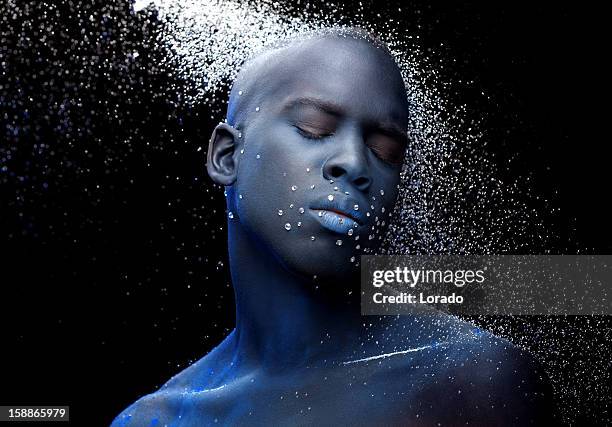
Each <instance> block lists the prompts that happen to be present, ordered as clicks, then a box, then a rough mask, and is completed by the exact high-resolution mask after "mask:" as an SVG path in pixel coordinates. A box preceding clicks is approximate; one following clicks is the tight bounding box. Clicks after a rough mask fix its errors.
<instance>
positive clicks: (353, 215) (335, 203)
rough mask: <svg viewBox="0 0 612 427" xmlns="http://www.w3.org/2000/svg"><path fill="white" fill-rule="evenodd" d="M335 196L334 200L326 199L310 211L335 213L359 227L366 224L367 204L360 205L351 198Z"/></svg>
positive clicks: (314, 205) (318, 202)
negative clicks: (356, 207) (365, 210)
mask: <svg viewBox="0 0 612 427" xmlns="http://www.w3.org/2000/svg"><path fill="white" fill-rule="evenodd" d="M333 196H334V199H333V200H329V199H328V198H327V197H326V198H325V199H322V200H319V201H317V202H315V203H313V204H312V206H311V207H310V209H313V210H324V211H330V212H334V213H336V214H338V215H341V216H344V217H348V218H349V219H351V220H352V221H355V222H356V223H357V224H359V225H363V224H364V223H365V222H366V219H365V214H364V209H366V206H365V204H363V203H361V204H360V203H358V202H357V201H356V200H355V199H352V198H350V197H342V196H339V195H338V196H336V195H333ZM355 206H358V209H357V210H355Z"/></svg>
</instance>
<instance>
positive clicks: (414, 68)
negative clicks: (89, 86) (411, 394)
mask: <svg viewBox="0 0 612 427" xmlns="http://www.w3.org/2000/svg"><path fill="white" fill-rule="evenodd" d="M139 3H140V2H139ZM148 3H150V2H142V4H141V5H137V7H138V6H140V7H144V6H146V5H147V4H148ZM154 3H155V7H157V9H158V10H159V12H160V14H161V15H162V16H163V17H164V19H165V20H166V27H165V31H164V32H163V33H162V35H161V39H160V42H161V43H163V44H165V45H166V46H167V47H168V48H169V51H170V52H172V54H171V55H170V56H169V57H168V58H167V59H168V61H169V62H170V63H172V64H173V69H174V70H175V72H176V73H177V74H178V75H179V76H181V77H182V78H183V79H184V81H185V84H186V90H185V91H184V93H183V96H184V101H185V102H187V103H197V102H202V101H204V102H206V103H207V104H208V105H209V106H210V108H211V111H213V113H214V114H218V115H219V116H221V115H222V114H223V112H224V108H223V107H224V103H225V102H226V98H227V95H228V89H229V84H230V83H231V81H232V78H233V77H234V76H235V75H236V73H237V71H238V70H239V68H240V66H241V65H242V64H243V63H244V62H245V61H246V60H247V59H248V58H250V57H253V56H254V55H257V53H258V52H260V51H262V50H264V49H265V48H266V47H267V46H270V45H273V44H274V43H275V42H277V41H278V40H281V39H285V38H289V37H295V36H299V35H300V34H305V33H307V32H309V31H312V30H315V29H320V28H324V27H331V26H334V27H339V26H340V27H342V26H359V27H362V28H365V29H367V30H370V31H372V32H373V33H374V34H376V35H378V36H380V37H381V39H382V40H383V41H384V42H386V43H387V45H388V46H389V48H390V50H391V52H392V53H393V55H394V56H395V58H396V61H397V63H398V65H399V66H400V69H401V72H402V75H403V78H404V81H405V86H406V90H407V93H408V99H409V101H410V120H409V123H410V124H409V136H410V147H409V149H408V151H407V153H406V162H405V167H404V169H403V171H402V179H401V184H400V188H399V191H400V197H399V200H398V203H397V205H396V207H395V209H394V211H393V212H388V213H387V216H388V217H389V223H390V225H389V227H388V231H387V233H386V235H384V236H382V235H379V234H378V233H379V232H378V231H376V232H375V233H376V235H375V237H377V238H380V239H382V240H383V242H384V244H383V249H382V253H388V254H433V253H436V254H441V253H447V254H501V253H546V252H547V249H546V242H547V241H548V239H549V238H550V237H551V232H550V231H549V230H546V229H545V227H544V226H543V223H542V222H541V221H540V219H539V215H538V212H537V211H535V210H533V209H530V208H528V207H527V206H528V205H527V203H525V200H526V198H528V197H529V195H528V193H529V188H528V187H525V186H521V184H519V182H518V180H517V181H515V182H503V181H502V180H501V179H500V178H499V177H498V176H497V174H496V172H495V162H494V159H493V158H492V157H491V155H490V154H488V152H487V136H486V132H484V131H483V129H482V126H481V125H480V124H479V123H477V122H475V121H474V120H468V119H467V118H466V117H468V114H465V113H466V108H467V107H466V106H464V105H461V104H457V103H452V102H451V101H450V100H449V99H447V98H446V97H445V93H444V89H445V86H446V84H447V82H444V81H441V79H440V78H439V77H438V76H439V73H438V71H439V68H438V67H440V65H439V64H434V63H433V62H432V61H430V60H429V59H428V57H427V56H426V55H425V54H423V52H422V50H421V49H420V47H419V41H418V35H415V36H412V35H410V34H402V33H401V31H400V28H399V26H394V21H393V19H382V20H381V22H384V23H383V24H377V23H373V22H366V21H365V20H364V19H363V14H362V12H363V11H362V10H351V11H348V12H347V11H346V10H343V8H342V7H341V6H337V5H327V9H326V10H325V11H322V10H320V9H315V8H309V7H308V5H306V6H305V7H301V8H299V9H295V8H292V7H288V6H286V5H284V6H281V5H279V4H278V3H276V2H268V1H258V2H234V1H223V2H220V1H211V2H205V3H202V2H174V1H155V2H154ZM179 3H180V4H179ZM381 197H382V195H381ZM470 320H471V321H473V322H475V323H478V324H479V325H481V326H485V327H487V328H488V329H490V330H491V331H493V332H494V333H497V334H499V335H502V336H504V337H507V338H509V339H510V340H511V341H513V342H514V343H516V344H517V345H519V346H521V347H523V348H526V349H528V350H530V351H531V352H532V353H533V354H534V355H535V356H536V357H537V358H538V359H539V360H540V361H541V362H543V364H544V365H545V367H546V368H547V370H548V373H549V375H550V377H551V379H552V381H553V384H554V386H555V391H556V394H557V397H558V399H559V401H560V402H562V404H561V405H560V406H561V407H562V408H564V412H563V415H564V417H565V419H566V421H570V422H571V420H572V417H573V416H574V415H573V414H575V413H576V411H577V410H578V409H579V408H580V405H581V403H583V402H581V398H582V399H584V395H583V394H581V393H579V392H578V389H579V388H580V387H585V386H588V387H590V388H591V390H592V393H593V396H597V397H596V398H598V399H602V401H603V399H604V397H605V396H606V395H607V394H608V393H609V387H608V386H606V385H605V384H607V382H608V381H607V379H608V378H609V369H607V368H602V369H600V370H598V372H597V375H595V376H593V375H588V373H587V372H586V370H585V369H583V368H580V369H575V370H569V371H568V370H567V369H566V368H565V369H561V368H560V366H561V365H564V364H565V363H567V358H569V357H571V354H572V353H573V352H575V350H574V349H573V348H570V347H568V344H567V341H564V340H560V339H559V336H560V335H563V334H565V333H566V331H569V332H568V333H578V331H582V332H585V331H589V332H590V333H591V334H592V333H593V331H598V330H601V326H602V325H601V324H602V322H604V320H600V319H597V318H589V319H583V320H584V321H579V320H576V319H574V320H575V322H572V321H570V320H567V319H565V320H563V319H558V318H545V319H538V320H537V321H533V319H532V320H526V319H521V318H490V317H481V318H472V319H470ZM604 330H606V331H607V330H609V328H608V329H605V328H604ZM600 338H601V337H600ZM585 346H587V347H589V346H590V349H589V351H588V352H589V354H591V362H592V363H597V362H598V361H605V355H604V354H603V350H604V349H603V348H602V347H597V346H593V344H592V342H591V343H585ZM585 352H586V350H585ZM574 354H575V353H574ZM608 365H609V364H607V363H603V364H601V365H600V366H603V367H607V366H608ZM589 366H590V365H589Z"/></svg>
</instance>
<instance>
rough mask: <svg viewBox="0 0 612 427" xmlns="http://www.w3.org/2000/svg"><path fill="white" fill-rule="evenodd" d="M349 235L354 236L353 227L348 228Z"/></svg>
mask: <svg viewBox="0 0 612 427" xmlns="http://www.w3.org/2000/svg"><path fill="white" fill-rule="evenodd" d="M348 235H349V236H352V235H353V229H352V228H349V230H348Z"/></svg>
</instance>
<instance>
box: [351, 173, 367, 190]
mask: <svg viewBox="0 0 612 427" xmlns="http://www.w3.org/2000/svg"><path fill="white" fill-rule="evenodd" d="M353 182H354V183H355V186H357V188H359V189H361V188H363V187H367V186H368V185H369V183H370V180H369V179H368V178H366V177H365V176H360V177H359V178H357V179H356V180H355V181H353Z"/></svg>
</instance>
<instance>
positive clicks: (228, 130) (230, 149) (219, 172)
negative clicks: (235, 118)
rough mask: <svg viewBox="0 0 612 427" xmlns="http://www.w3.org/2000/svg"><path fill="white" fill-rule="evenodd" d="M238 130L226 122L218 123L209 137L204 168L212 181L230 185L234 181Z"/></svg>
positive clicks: (236, 166)
mask: <svg viewBox="0 0 612 427" xmlns="http://www.w3.org/2000/svg"><path fill="white" fill-rule="evenodd" d="M237 134H238V131H236V129H234V128H233V127H231V126H230V125H228V124H227V123H220V124H218V125H217V127H215V130H214V131H213V133H212V136H211V137H210V142H209V144H208V154H207V160H206V170H207V171H208V175H209V176H210V177H211V179H212V180H213V181H215V182H216V183H217V184H221V185H232V184H233V183H234V181H236V175H237V171H238V160H237V156H236V151H237V150H236V149H237V143H238V135H237Z"/></svg>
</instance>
